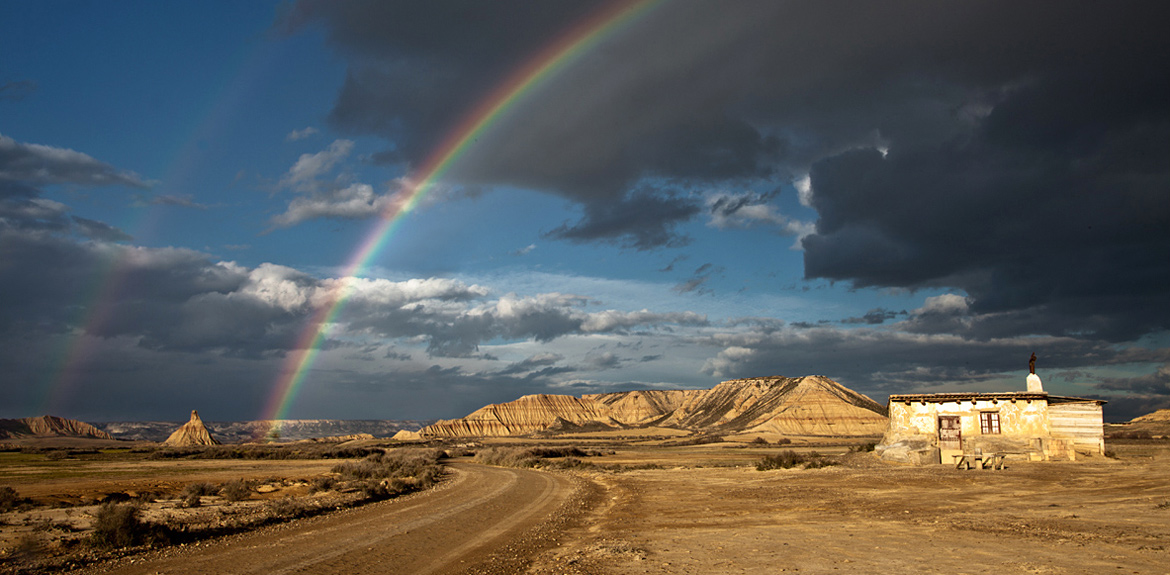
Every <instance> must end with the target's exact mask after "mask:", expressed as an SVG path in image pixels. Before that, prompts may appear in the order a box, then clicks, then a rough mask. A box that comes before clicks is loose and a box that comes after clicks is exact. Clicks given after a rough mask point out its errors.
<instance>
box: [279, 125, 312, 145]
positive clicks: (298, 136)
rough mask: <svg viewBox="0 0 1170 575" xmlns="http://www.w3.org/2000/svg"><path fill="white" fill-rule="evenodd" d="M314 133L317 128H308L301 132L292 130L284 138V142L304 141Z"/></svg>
mask: <svg viewBox="0 0 1170 575" xmlns="http://www.w3.org/2000/svg"><path fill="white" fill-rule="evenodd" d="M316 133H317V128H314V127H312V126H309V127H307V128H305V129H303V130H293V131H291V132H289V133H288V135H287V136H285V137H284V141H286V142H296V141H297V140H304V139H305V138H308V137H309V136H312V135H314V134H316Z"/></svg>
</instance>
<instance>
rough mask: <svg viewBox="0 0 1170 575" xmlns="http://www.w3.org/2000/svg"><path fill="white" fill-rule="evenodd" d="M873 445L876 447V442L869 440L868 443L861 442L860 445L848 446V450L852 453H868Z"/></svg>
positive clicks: (872, 448)
mask: <svg viewBox="0 0 1170 575" xmlns="http://www.w3.org/2000/svg"><path fill="white" fill-rule="evenodd" d="M875 447H877V443H874V442H872V441H871V442H869V443H862V444H861V445H854V446H852V447H850V448H849V451H850V452H853V453H869V452H870V451H873V450H874V448H875Z"/></svg>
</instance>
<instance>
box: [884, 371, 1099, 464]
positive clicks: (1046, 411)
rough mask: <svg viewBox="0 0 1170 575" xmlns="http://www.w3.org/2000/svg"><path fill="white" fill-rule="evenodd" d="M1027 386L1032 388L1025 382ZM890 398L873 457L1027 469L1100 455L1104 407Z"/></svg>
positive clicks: (1087, 402)
mask: <svg viewBox="0 0 1170 575" xmlns="http://www.w3.org/2000/svg"><path fill="white" fill-rule="evenodd" d="M1033 378H1034V379H1035V381H1032V380H1033ZM1029 380H1030V381H1029V388H1030V390H1029V391H1021V392H1002V393H928V394H906V395H891V396H890V399H889V402H888V404H887V405H888V408H889V415H890V419H889V423H888V425H887V427H886V433H885V436H884V437H883V438H882V442H881V444H879V445H878V446H877V448H876V449H875V451H877V452H878V454H879V455H881V456H882V458H883V459H887V460H892V461H904V462H910V463H920V464H926V463H951V462H953V461H954V460H955V458H954V457H953V456H955V455H962V454H964V453H966V454H972V453H974V452H975V450H976V449H978V450H980V452H981V453H994V454H999V455H1005V456H1006V457H1007V458H1009V459H1029V460H1032V461H1049V460H1075V459H1076V458H1077V456H1078V454H1080V455H1081V456H1082V457H1083V456H1094V455H1103V454H1104V453H1105V435H1104V425H1103V418H1102V411H1101V407H1102V405H1104V404H1105V402H1104V401H1101V400H1097V399H1085V398H1080V397H1061V396H1056V395H1049V394H1047V393H1045V392H1043V391H1038V389H1039V388H1040V386H1039V378H1036V376H1035V375H1034V374H1033V375H1032V376H1030V378H1029Z"/></svg>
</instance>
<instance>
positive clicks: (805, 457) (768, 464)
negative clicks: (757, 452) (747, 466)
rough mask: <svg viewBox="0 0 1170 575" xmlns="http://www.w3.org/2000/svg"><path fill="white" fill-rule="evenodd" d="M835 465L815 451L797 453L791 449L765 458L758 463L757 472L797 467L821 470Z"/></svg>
mask: <svg viewBox="0 0 1170 575" xmlns="http://www.w3.org/2000/svg"><path fill="white" fill-rule="evenodd" d="M833 465H837V462H836V461H834V460H832V459H829V458H827V457H825V456H823V455H821V454H820V453H817V452H815V451H810V452H808V453H797V452H795V451H792V450H791V449H785V450H784V451H781V452H780V453H778V454H776V455H767V456H764V458H763V459H761V460H760V461H759V462H758V463H756V470H757V471H768V470H770V469H792V468H793V467H797V466H803V468H804V469H819V468H821V467H830V466H833Z"/></svg>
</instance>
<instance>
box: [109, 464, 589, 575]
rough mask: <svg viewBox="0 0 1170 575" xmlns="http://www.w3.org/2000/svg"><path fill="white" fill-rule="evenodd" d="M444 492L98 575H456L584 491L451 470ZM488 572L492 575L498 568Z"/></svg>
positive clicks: (488, 470)
mask: <svg viewBox="0 0 1170 575" xmlns="http://www.w3.org/2000/svg"><path fill="white" fill-rule="evenodd" d="M448 469H449V470H451V473H452V475H453V477H451V478H450V479H448V480H447V481H445V482H444V483H443V484H442V485H441V486H440V487H438V488H436V489H432V490H429V491H426V492H422V493H418V494H415V495H411V496H408V497H404V498H400V499H395V500H390V501H385V502H381V503H376V504H373V505H368V506H365V507H360V508H357V509H350V510H346V511H342V512H337V513H332V514H328V515H324V516H320V517H314V518H311V519H305V520H300V521H294V522H291V523H287V524H284V525H280V526H277V527H274V528H269V529H264V530H261V531H258V532H254V533H249V534H245V535H240V536H235V537H230V538H227V539H224V540H220V541H213V542H208V543H203V544H200V545H197V546H188V547H185V548H171V549H168V550H166V551H162V552H159V553H156V554H151V555H147V556H144V557H138V558H136V559H134V560H133V562H132V563H131V562H129V560H125V561H123V562H121V563H119V564H116V565H112V566H108V567H107V568H105V569H99V570H96V571H94V572H95V573H111V574H119V575H138V574H144V575H146V574H149V575H153V574H156V573H158V574H166V573H174V574H180V573H181V574H199V573H206V574H229V573H230V574H256V575H279V574H289V573H315V574H316V573H321V574H330V573H338V574H342V573H344V574H347V575H349V574H354V575H356V574H361V573H387V574H392V573H410V574H416V575H423V574H427V573H452V572H459V571H465V570H475V571H477V572H479V571H482V569H480V568H478V567H477V566H478V565H480V564H483V563H485V562H486V561H488V560H489V559H491V560H492V563H493V564H497V565H498V564H500V560H499V554H500V552H501V550H504V549H506V548H508V549H515V551H514V552H515V553H525V551H523V550H522V549H518V548H516V545H515V543H516V542H517V541H518V540H519V539H520V538H521V536H523V535H525V534H526V533H527V532H529V531H531V530H532V529H533V528H535V527H537V526H540V525H541V524H542V523H544V522H546V521H547V520H549V519H550V517H552V516H553V514H554V513H556V512H557V510H558V509H560V508H561V506H562V505H563V504H564V503H566V502H567V501H568V500H569V498H570V496H571V495H573V493H574V491H575V489H576V488H575V485H574V483H573V481H572V480H570V479H568V478H566V477H564V476H561V475H557V474H551V473H542V472H539V471H532V470H527V469H503V468H494V467H484V466H481V465H475V464H470V463H452V464H449V465H448ZM484 568H486V569H488V570H491V569H490V567H488V566H484Z"/></svg>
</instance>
